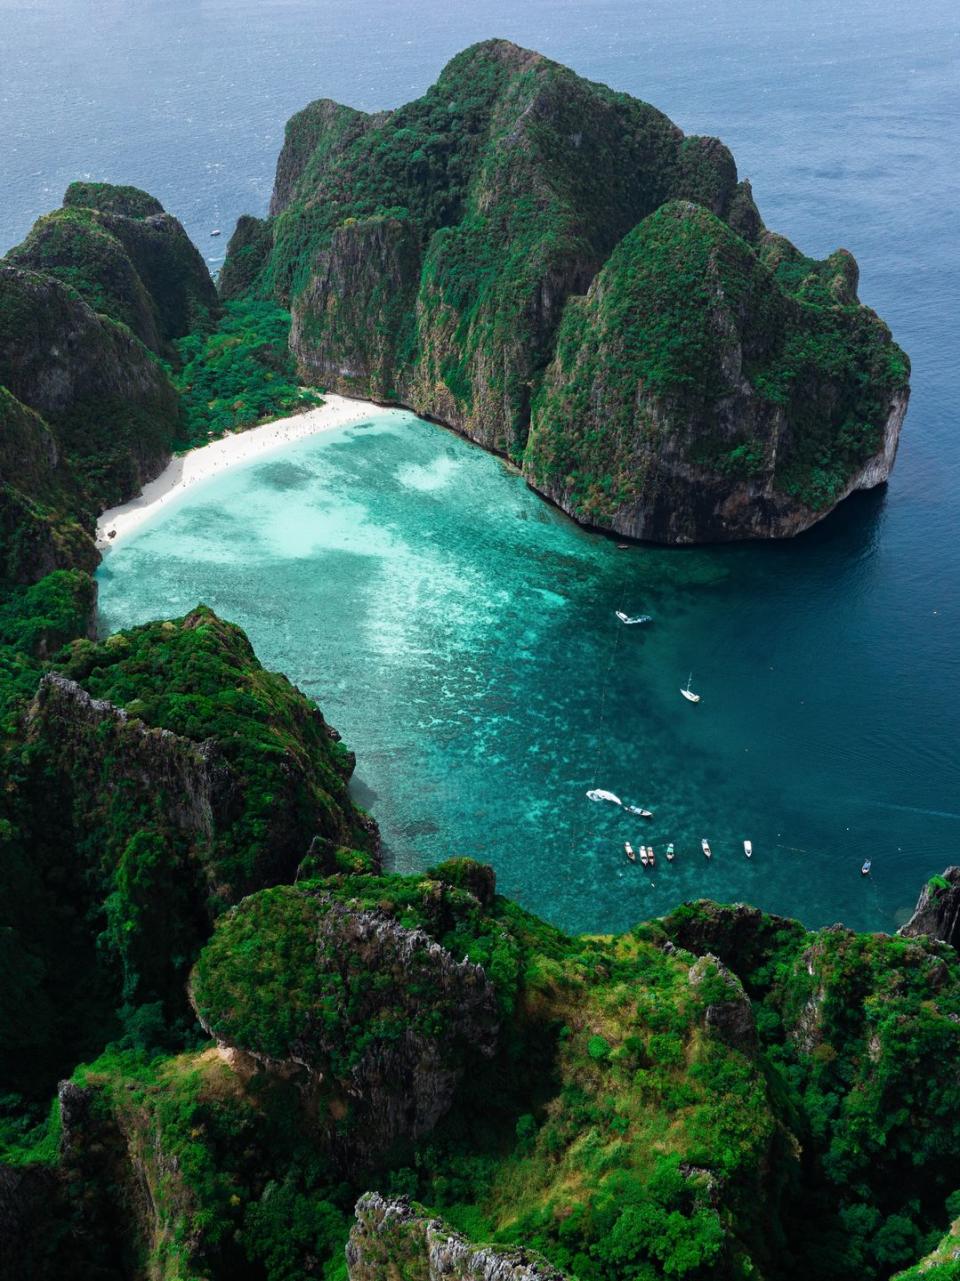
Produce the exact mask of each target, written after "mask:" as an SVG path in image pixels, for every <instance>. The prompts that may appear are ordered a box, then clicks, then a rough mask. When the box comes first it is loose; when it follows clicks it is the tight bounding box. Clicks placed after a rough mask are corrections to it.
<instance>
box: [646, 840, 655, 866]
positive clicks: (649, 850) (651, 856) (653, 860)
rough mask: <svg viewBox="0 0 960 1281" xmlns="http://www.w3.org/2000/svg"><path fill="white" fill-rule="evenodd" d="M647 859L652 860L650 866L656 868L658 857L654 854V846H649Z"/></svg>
mask: <svg viewBox="0 0 960 1281" xmlns="http://www.w3.org/2000/svg"><path fill="white" fill-rule="evenodd" d="M647 858H648V859H649V860H650V866H651V867H656V865H657V856H656V854H654V852H653V846H652V845H648V846H647Z"/></svg>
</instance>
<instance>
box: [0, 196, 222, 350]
mask: <svg viewBox="0 0 960 1281" xmlns="http://www.w3.org/2000/svg"><path fill="white" fill-rule="evenodd" d="M7 260H8V261H9V262H11V263H14V264H16V265H17V266H19V267H24V268H27V269H29V270H31V271H37V272H42V273H44V274H46V275H48V276H53V277H55V278H56V279H57V280H60V281H62V282H63V283H64V284H65V285H68V286H70V287H71V288H72V289H75V290H76V291H77V293H79V295H80V296H81V298H83V300H84V301H85V302H87V303H88V304H89V305H90V306H91V307H92V308H93V309H94V311H96V312H100V313H103V314H105V315H107V316H109V317H110V319H111V320H114V321H119V322H122V323H123V324H125V325H127V326H128V327H129V328H130V329H132V330H133V332H134V333H135V334H136V335H137V337H138V338H139V339H140V340H141V341H142V342H143V343H145V344H146V346H147V347H150V348H151V349H152V350H153V351H155V352H161V353H163V354H167V355H169V354H171V352H172V348H171V347H170V341H171V339H174V338H181V337H183V336H184V335H185V334H187V333H191V332H194V331H196V330H202V329H204V328H207V327H209V326H210V324H211V323H212V321H213V320H214V319H215V317H216V315H217V312H218V310H219V303H218V299H217V291H216V289H215V288H214V285H213V281H212V280H211V278H210V273H209V271H208V270H207V266H206V263H205V262H204V261H203V258H202V257H201V255H200V253H199V251H198V250H197V248H196V247H195V246H194V245H193V243H192V242H191V241H190V239H189V237H188V236H187V234H186V232H185V231H184V229H183V227H182V226H181V225H180V223H179V222H178V221H177V219H176V218H174V217H172V216H171V215H170V214H168V213H165V212H164V209H163V206H162V205H161V204H160V202H159V201H158V200H155V199H154V198H153V197H152V196H150V195H148V194H147V193H146V192H145V191H138V190H137V189H136V188H135V187H114V186H112V185H110V184H109V183H90V182H75V183H72V184H71V185H70V187H69V188H68V189H67V193H66V195H65V196H64V201H63V208H62V209H57V210H55V211H54V212H53V213H50V214H46V215H45V216H44V217H43V218H40V219H39V220H38V221H37V222H36V223H35V224H34V226H33V228H32V229H31V231H30V234H29V235H28V236H27V238H26V240H24V241H23V243H22V244H20V245H17V246H15V247H14V248H13V249H11V250H10V251H9V253H8V254H7Z"/></svg>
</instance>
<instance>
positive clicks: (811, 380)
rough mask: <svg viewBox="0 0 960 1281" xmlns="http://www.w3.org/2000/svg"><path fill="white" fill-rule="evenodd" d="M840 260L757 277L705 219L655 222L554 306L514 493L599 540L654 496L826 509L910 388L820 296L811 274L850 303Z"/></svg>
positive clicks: (852, 322) (671, 217)
mask: <svg viewBox="0 0 960 1281" xmlns="http://www.w3.org/2000/svg"><path fill="white" fill-rule="evenodd" d="M791 248H792V247H791ZM792 252H793V253H794V255H796V251H795V250H794V251H792ZM796 257H797V258H799V255H796ZM835 257H837V256H835ZM839 259H840V261H839V262H834V260H833V259H830V260H828V262H827V263H826V264H817V263H812V262H810V260H809V259H804V260H802V263H800V264H798V263H796V262H794V261H790V262H789V263H788V262H787V260H786V259H784V260H783V261H781V263H780V265H779V266H777V267H776V269H775V270H774V271H771V267H770V266H768V265H765V263H764V261H763V259H762V256H761V257H760V258H758V256H757V255H756V254H755V253H754V251H753V250H752V249H751V248H750V246H748V245H747V244H746V242H745V241H743V240H742V239H741V238H740V237H738V236H737V235H736V234H735V233H734V232H733V231H731V230H730V229H729V228H728V227H727V226H725V225H724V223H723V222H722V221H721V220H720V219H718V218H716V217H714V216H713V215H712V214H711V213H709V212H708V211H707V210H705V209H702V208H699V207H697V206H695V205H692V204H688V203H685V204H666V205H663V206H662V207H661V208H660V209H659V210H657V212H656V213H654V214H652V215H651V216H650V217H649V218H647V219H645V220H644V221H643V222H642V223H640V225H639V226H638V227H636V228H635V229H634V230H633V231H632V232H630V233H629V235H627V236H626V237H625V238H624V239H623V240H622V241H621V243H620V244H619V245H618V246H617V248H616V250H615V251H614V252H613V254H612V255H611V256H610V258H609V259H608V261H607V263H606V265H605V266H604V267H603V269H602V270H601V272H600V274H599V275H598V277H597V279H596V281H595V282H594V284H593V286H592V287H591V290H590V293H589V295H588V296H587V297H586V298H585V299H580V298H577V299H573V300H571V302H569V303H568V304H567V308H566V311H565V314H564V320H563V323H562V325H561V328H560V333H559V336H558V339H557V349H556V352H557V354H556V358H555V361H554V364H553V365H552V366H551V368H550V371H549V372H548V375H547V379H546V382H545V384H544V387H543V390H542V391H541V393H540V395H539V397H538V398H537V400H536V401H535V403H534V409H533V427H532V431H531V437H530V441H529V443H528V446H527V450H526V454H525V459H524V469H525V472H526V474H527V476H528V478H530V479H531V480H532V481H533V483H534V484H535V485H537V486H538V487H539V488H541V489H543V490H545V491H546V492H547V493H549V494H551V496H553V497H559V498H560V499H561V500H562V503H563V505H564V506H565V507H566V508H567V509H568V510H571V511H572V512H573V513H574V514H575V515H577V516H579V517H580V518H581V519H583V520H585V521H588V522H589V523H591V524H597V525H606V524H610V523H611V522H614V521H615V520H616V518H617V515H618V513H619V512H621V511H622V510H623V509H625V508H630V507H631V505H633V504H640V505H642V506H647V507H654V506H655V505H656V504H657V502H658V501H661V495H663V497H665V498H666V500H667V502H668V503H669V504H670V505H672V506H673V507H674V508H675V509H678V508H679V509H682V508H683V507H684V506H689V507H695V506H696V505H697V503H698V502H702V495H703V491H704V490H705V489H707V490H708V489H709V487H710V485H711V484H714V483H715V482H716V478H717V477H738V476H740V477H746V478H756V479H757V480H758V481H759V482H760V483H763V482H765V481H769V482H770V483H771V484H772V486H773V487H774V488H775V489H777V490H779V491H780V492H781V493H782V494H783V495H787V496H790V497H792V498H795V499H797V500H798V501H799V502H801V503H803V504H804V505H805V506H806V507H809V508H812V509H814V510H822V509H824V508H826V507H829V506H830V505H832V504H833V503H835V502H836V501H837V499H838V497H839V496H840V494H841V493H842V491H843V489H844V487H845V486H846V485H847V483H848V481H849V478H850V476H851V475H852V474H853V473H854V472H855V471H856V470H857V468H858V467H861V466H862V465H863V464H864V463H865V462H866V461H867V460H868V459H870V458H871V457H873V456H874V455H875V454H877V453H878V451H879V450H880V449H881V448H882V445H883V432H884V425H885V423H886V420H887V417H888V415H889V413H890V412H891V408H892V405H893V402H894V398H895V397H896V395H897V393H898V392H899V391H900V389H901V388H902V387H903V386H904V385H905V383H906V379H907V375H908V366H907V363H906V358H905V357H904V355H903V353H902V352H901V351H900V349H899V348H898V347H896V346H894V344H893V343H892V341H891V339H890V334H889V331H888V330H887V329H886V327H885V326H884V325H883V324H882V322H881V321H879V320H878V319H877V318H876V317H875V316H874V315H873V314H872V313H870V312H867V311H866V309H865V308H863V307H861V306H859V304H858V303H857V302H856V300H855V297H856V296H855V293H853V301H850V300H849V295H848V294H845V293H843V291H842V290H838V291H836V292H837V293H838V294H839V297H840V301H838V300H837V298H836V297H834V296H833V295H832V294H829V293H827V292H826V290H825V289H824V288H823V287H822V279H823V276H822V275H821V274H817V270H819V269H820V268H823V269H824V274H825V275H827V276H831V278H836V279H842V280H844V281H846V283H847V285H849V284H850V271H852V273H853V276H852V280H853V285H854V287H855V265H854V266H853V267H852V268H851V267H850V263H852V260H851V259H849V257H848V256H843V255H839ZM768 261H769V262H770V263H771V264H772V261H773V260H772V259H770V258H769V257H768ZM788 267H789V268H790V270H789V272H788V270H787V268H788ZM814 269H817V270H814ZM845 270H846V271H847V275H843V272H844V271H845ZM811 272H812V273H813V274H812V275H810V273H811ZM811 281H812V282H813V283H811ZM814 284H816V286H817V287H816V288H814ZM721 406H726V407H727V409H726V410H724V413H723V414H721V412H720V407H721ZM730 406H733V407H734V411H733V413H732V414H731V413H730V411H729V407H730ZM724 422H726V423H727V426H725V427H724V426H722V424H723V423H724ZM689 464H693V465H694V466H695V467H696V468H698V469H699V474H697V475H695V476H694V478H693V480H692V481H691V480H690V479H689V478H688V477H687V475H686V472H685V470H684V469H685V467H686V466H687V465H689ZM704 473H706V474H704ZM687 490H689V491H690V492H689V494H687V493H686V492H685V491H687ZM697 491H699V492H697ZM699 519H700V521H701V523H702V521H703V519H704V518H703V517H702V516H701V517H699ZM721 529H722V526H720V525H719V524H718V525H717V526H716V528H715V529H714V530H713V531H712V532H714V534H715V536H716V535H718V534H720V532H721Z"/></svg>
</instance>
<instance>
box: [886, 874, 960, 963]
mask: <svg viewBox="0 0 960 1281" xmlns="http://www.w3.org/2000/svg"><path fill="white" fill-rule="evenodd" d="M943 879H944V880H945V881H946V882H947V886H946V888H944V887H943V886H940V885H933V884H931V883H930V882H929V881H928V882H927V884H926V885H925V886H924V887H923V889H922V890H921V891H920V898H919V899H918V900H917V906H916V909H915V910H914V913H913V916H911V917H910V920H909V921H907V923H906V925H903V926H901V927H900V930H899V931H898V933H900V934H902V935H903V937H904V938H920V937H921V935H924V934H928V935H929V936H930V937H931V938H935V939H939V940H940V941H941V942H942V943H949V944H950V946H951V947H955V948H958V949H960V867H948V868H947V869H946V870H945V871H944V873H943Z"/></svg>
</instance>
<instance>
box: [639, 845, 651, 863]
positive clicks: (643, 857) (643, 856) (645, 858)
mask: <svg viewBox="0 0 960 1281" xmlns="http://www.w3.org/2000/svg"><path fill="white" fill-rule="evenodd" d="M640 862H641V863H642V864H643V866H644V867H649V866H650V855H649V854H648V853H647V847H646V845H641V846H640Z"/></svg>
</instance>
